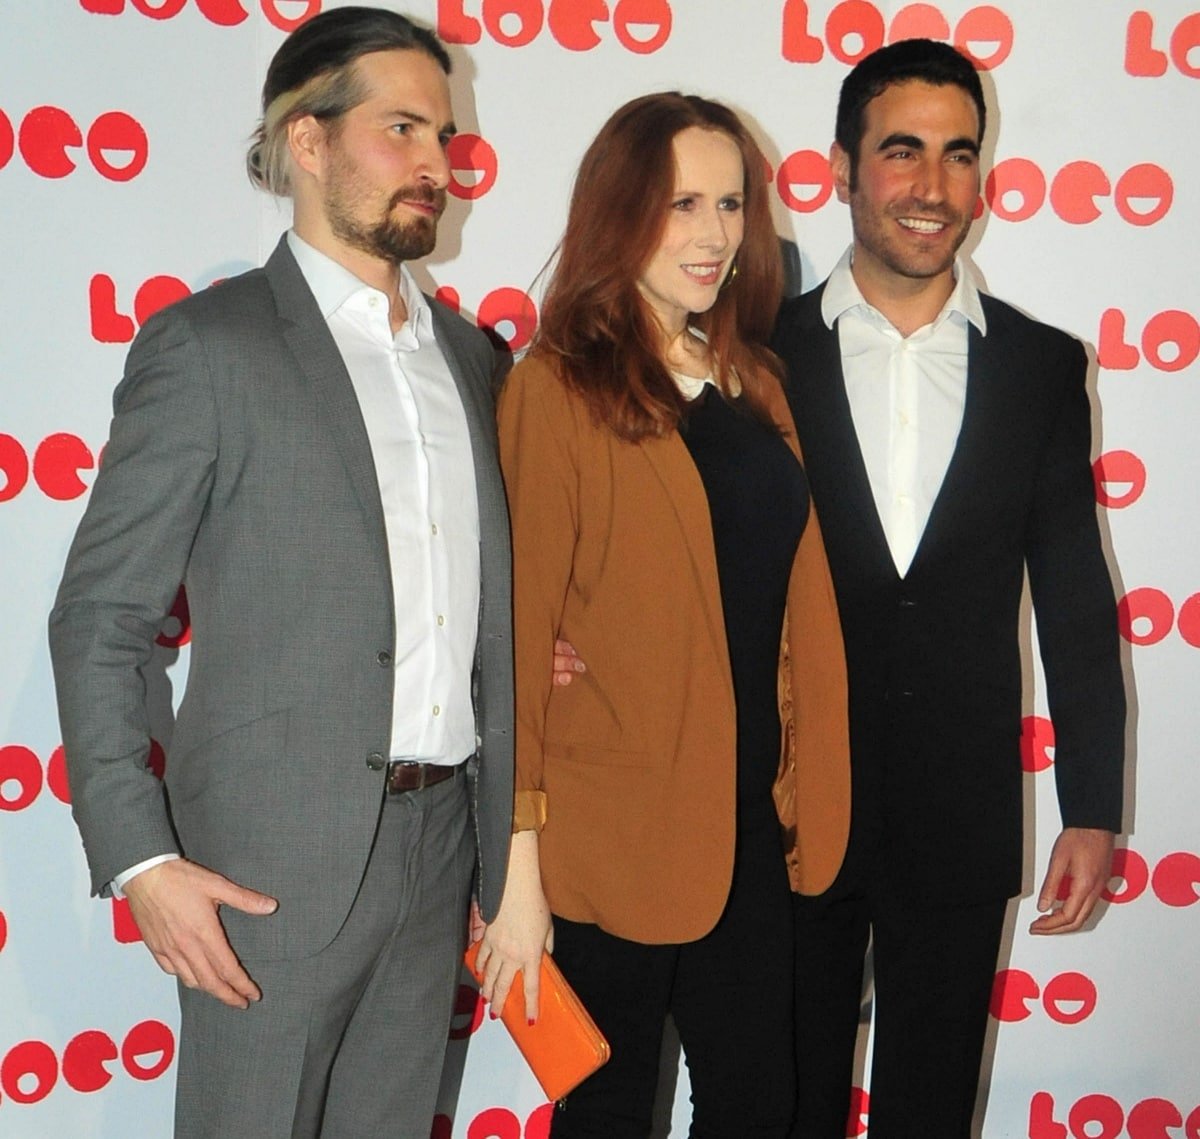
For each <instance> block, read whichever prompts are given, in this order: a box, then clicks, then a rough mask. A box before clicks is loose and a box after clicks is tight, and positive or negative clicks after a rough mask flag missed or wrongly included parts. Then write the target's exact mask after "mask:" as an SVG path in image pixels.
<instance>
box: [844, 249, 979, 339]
mask: <svg viewBox="0 0 1200 1139" xmlns="http://www.w3.org/2000/svg"><path fill="white" fill-rule="evenodd" d="M853 258H854V247H853V246H851V247H850V248H849V249H847V250H846V252H845V253H843V254H842V258H841V260H840V261H839V262H838V263H837V265H836V266H835V267H834V270H833V272H832V273H830V274H829V280H828V281H826V282H825V292H824V293H823V294H822V295H821V319H822V320H823V321H824V322H825V327H826V328H833V326H834V325H835V324H836V323H837V319H838V317H839V316H841V315H842V314H843V313H845V312H849V311H850V309H853V308H858V307H862V308H863V309H866V310H867V311H868V312H871V313H875V314H877V315H878V316H879V318H880V319H882V320H885V321H886V320H887V317H885V316H884V315H883V314H882V313H881V312H879V310H878V309H876V308H875V307H874V306H873V305H871V304H869V303H868V302H867V300H866V299H865V298H864V297H863V295H862V292H861V291H860V290H859V287H858V283H857V282H856V281H855V280H854V274H853V273H852V272H851V271H850V264H851V262H852V261H853ZM950 313H958V314H959V316H961V317H962V318H963V319H964V320H966V321H969V322H970V323H971V324H973V325H974V326H975V327H976V328H977V329H978V330H979V334H980V335H981V336H986V335H987V317H986V316H985V315H984V312H983V302H982V301H981V300H980V299H979V288H978V286H977V285H976V284H975V282H974V280H973V279H972V277H971V271H970V269H968V268H967V263H966V262H965V261H964V260H963V259H962V258H961V257H955V259H954V291H953V292H952V293H951V294H950V296H949V297H948V298H947V299H946V303H945V304H944V305H943V306H942V311H941V312H940V313H939V314H938V316H937V318H936V319H935V321H934V323H937V321H939V320H941V319H942V318H943V317H944V316H946V315H948V314H950ZM889 323H890V322H889Z"/></svg>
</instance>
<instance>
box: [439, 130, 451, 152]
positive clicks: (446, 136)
mask: <svg viewBox="0 0 1200 1139" xmlns="http://www.w3.org/2000/svg"><path fill="white" fill-rule="evenodd" d="M453 137H454V132H453V131H442V132H441V133H440V134H439V135H438V142H439V143H440V144H441V147H442V149H443V150H445V149H446V147H448V146H449V145H450V140H451V139H452V138H453Z"/></svg>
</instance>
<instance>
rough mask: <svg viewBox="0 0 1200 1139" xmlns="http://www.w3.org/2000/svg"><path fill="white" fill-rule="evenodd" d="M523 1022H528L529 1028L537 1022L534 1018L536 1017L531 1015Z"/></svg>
mask: <svg viewBox="0 0 1200 1139" xmlns="http://www.w3.org/2000/svg"><path fill="white" fill-rule="evenodd" d="M525 1023H526V1024H528V1025H529V1027H530V1028H532V1027H533V1026H534V1025H535V1024H537V1020H536V1018H534V1017H532V1016H531V1017H530V1018H529V1019H528V1020H527V1021H526V1022H525Z"/></svg>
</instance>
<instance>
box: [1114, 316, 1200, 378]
mask: <svg viewBox="0 0 1200 1139" xmlns="http://www.w3.org/2000/svg"><path fill="white" fill-rule="evenodd" d="M1133 338H1134V339H1136V340H1137V344H1131V343H1129V340H1128V339H1127V333H1126V317H1125V313H1123V312H1122V311H1121V310H1120V309H1119V308H1110V309H1105V310H1104V313H1103V315H1102V316H1101V317H1100V335H1099V336H1098V337H1097V340H1096V352H1097V358H1098V361H1099V364H1100V367H1102V368H1108V369H1110V370H1112V371H1114V372H1128V371H1132V370H1133V369H1134V368H1136V367H1137V366H1138V365H1139V364H1140V363H1141V362H1142V360H1143V358H1144V359H1145V361H1146V363H1147V364H1149V365H1150V367H1152V368H1154V369H1156V370H1157V371H1160V372H1181V371H1183V369H1184V368H1190V367H1191V366H1192V365H1193V364H1194V363H1195V362H1196V358H1197V357H1198V356H1200V321H1197V320H1196V318H1195V317H1194V316H1193V315H1192V314H1191V313H1190V312H1182V311H1181V310H1179V309H1167V310H1166V311H1165V312H1159V313H1155V314H1154V316H1152V317H1150V319H1149V320H1147V321H1146V323H1145V325H1144V326H1143V327H1142V332H1141V335H1140V336H1137V335H1136V333H1135V334H1134V337H1133ZM1138 345H1140V346H1141V352H1139V351H1138Z"/></svg>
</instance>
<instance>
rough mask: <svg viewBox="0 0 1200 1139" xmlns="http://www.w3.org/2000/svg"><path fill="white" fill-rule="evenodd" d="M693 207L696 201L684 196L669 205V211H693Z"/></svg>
mask: <svg viewBox="0 0 1200 1139" xmlns="http://www.w3.org/2000/svg"><path fill="white" fill-rule="evenodd" d="M695 206H696V199H695V198H693V197H691V196H690V195H685V196H684V197H682V198H676V199H675V200H674V201H673V202H672V203H671V209H673V210H681V211H687V210H691V209H694V208H695Z"/></svg>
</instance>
